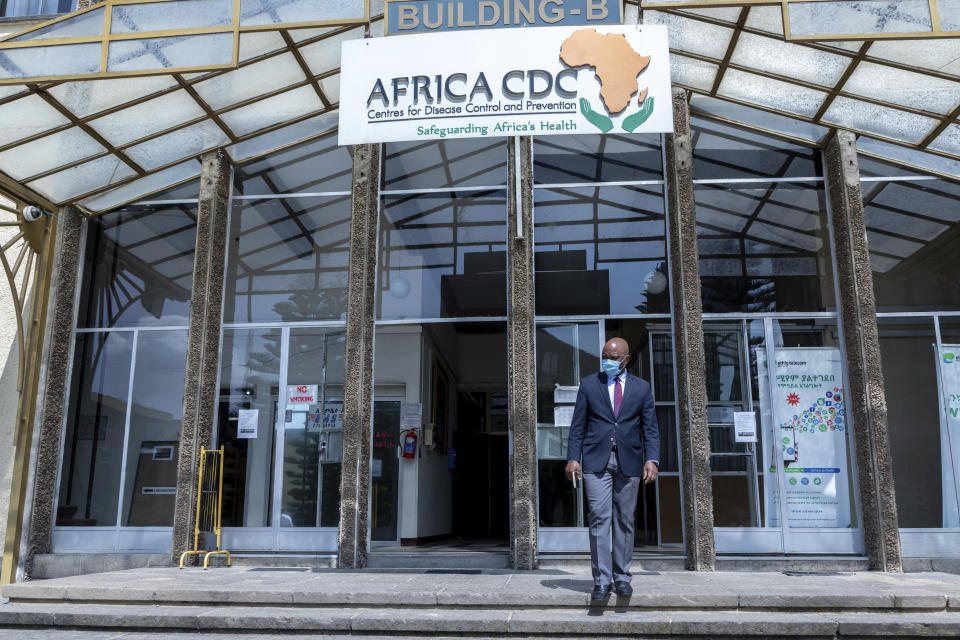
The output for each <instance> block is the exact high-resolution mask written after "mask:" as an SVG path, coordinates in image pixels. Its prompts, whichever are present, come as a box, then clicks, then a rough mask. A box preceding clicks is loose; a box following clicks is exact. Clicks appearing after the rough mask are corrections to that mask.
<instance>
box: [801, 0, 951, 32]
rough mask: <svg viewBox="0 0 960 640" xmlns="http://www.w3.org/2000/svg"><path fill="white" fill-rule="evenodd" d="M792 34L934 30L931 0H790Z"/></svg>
mask: <svg viewBox="0 0 960 640" xmlns="http://www.w3.org/2000/svg"><path fill="white" fill-rule="evenodd" d="M787 12H788V15H789V20H790V35H791V36H816V35H828V34H835V35H842V34H851V35H855V34H860V33H916V32H929V31H931V29H932V28H933V27H932V23H931V20H930V5H929V3H928V2H927V0H897V2H887V1H886V0H861V1H859V2H845V1H844V2H789V3H788V4H787Z"/></svg>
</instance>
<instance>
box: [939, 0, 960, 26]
mask: <svg viewBox="0 0 960 640" xmlns="http://www.w3.org/2000/svg"><path fill="white" fill-rule="evenodd" d="M937 9H938V10H939V13H940V28H941V29H942V30H943V31H960V1H958V0H937Z"/></svg>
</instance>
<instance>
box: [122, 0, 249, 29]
mask: <svg viewBox="0 0 960 640" xmlns="http://www.w3.org/2000/svg"><path fill="white" fill-rule="evenodd" d="M230 24H233V0H177V1H176V2H148V3H143V4H119V5H116V6H115V7H114V8H113V13H112V15H111V17H110V33H142V32H145V31H167V30H170V29H193V28H199V27H222V26H227V25H230Z"/></svg>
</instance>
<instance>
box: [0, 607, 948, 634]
mask: <svg viewBox="0 0 960 640" xmlns="http://www.w3.org/2000/svg"><path fill="white" fill-rule="evenodd" d="M0 626H3V627H11V626H17V627H26V628H46V629H56V628H72V629H103V630H110V631H112V632H114V633H116V632H120V631H125V630H154V631H159V630H169V631H234V632H247V633H250V632H268V631H269V632H271V633H274V634H287V633H291V634H292V633H298V634H303V633H310V632H314V633H316V632H320V633H327V634H331V635H334V634H365V635H368V636H374V637H396V636H397V635H401V634H402V635H406V634H430V635H441V634H449V635H452V636H461V635H475V634H484V635H491V636H497V637H527V636H531V635H549V636H551V637H557V638H574V637H579V638H582V637H591V636H605V637H610V636H621V637H627V636H629V637H633V638H638V637H641V638H644V637H646V638H651V637H658V638H662V637H673V638H691V639H692V638H745V637H755V638H774V637H777V638H784V637H794V638H797V637H803V638H844V639H848V638H883V637H898V638H914V637H931V636H957V635H960V612H936V613H934V612H929V613H918V612H909V613H857V612H821V613H812V612H802V613H790V612H786V613H785V612H777V613H775V614H771V613H770V612H759V611H755V612H748V611H671V612H665V611H630V610H627V611H618V610H612V609H607V610H603V609H597V610H588V609H585V608H582V607H581V608H570V609H523V610H516V611H489V610H485V609H463V608H451V609H446V610H417V609H391V608H387V609H384V608H363V607H359V608H346V607H341V608H319V609H318V608H296V607H261V608H256V609H251V608H248V607H234V606H223V607H217V608H210V607H197V606H162V607H146V608H145V607H140V606H131V605H77V604H63V603H59V604H43V603H27V604H23V603H21V604H14V603H10V604H6V605H0Z"/></svg>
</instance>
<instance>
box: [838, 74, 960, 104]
mask: <svg viewBox="0 0 960 640" xmlns="http://www.w3.org/2000/svg"><path fill="white" fill-rule="evenodd" d="M843 90H844V91H845V92H848V93H856V94H859V95H862V96H866V97H868V98H873V99H874V100H882V101H884V102H892V103H894V104H899V105H903V106H905V107H912V108H914V109H923V110H925V111H933V112H936V113H947V112H949V111H950V110H951V109H953V108H954V107H956V106H957V104H960V82H952V81H950V80H943V79H941V78H935V77H933V76H928V75H922V74H919V73H913V72H911V71H904V70H903V69H897V68H895V67H887V66H884V65H879V64H874V63H872V62H861V63H860V64H859V65H858V66H857V68H856V69H855V70H854V71H853V73H852V74H851V75H850V77H849V78H848V79H847V82H846V84H844V85H843Z"/></svg>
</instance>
